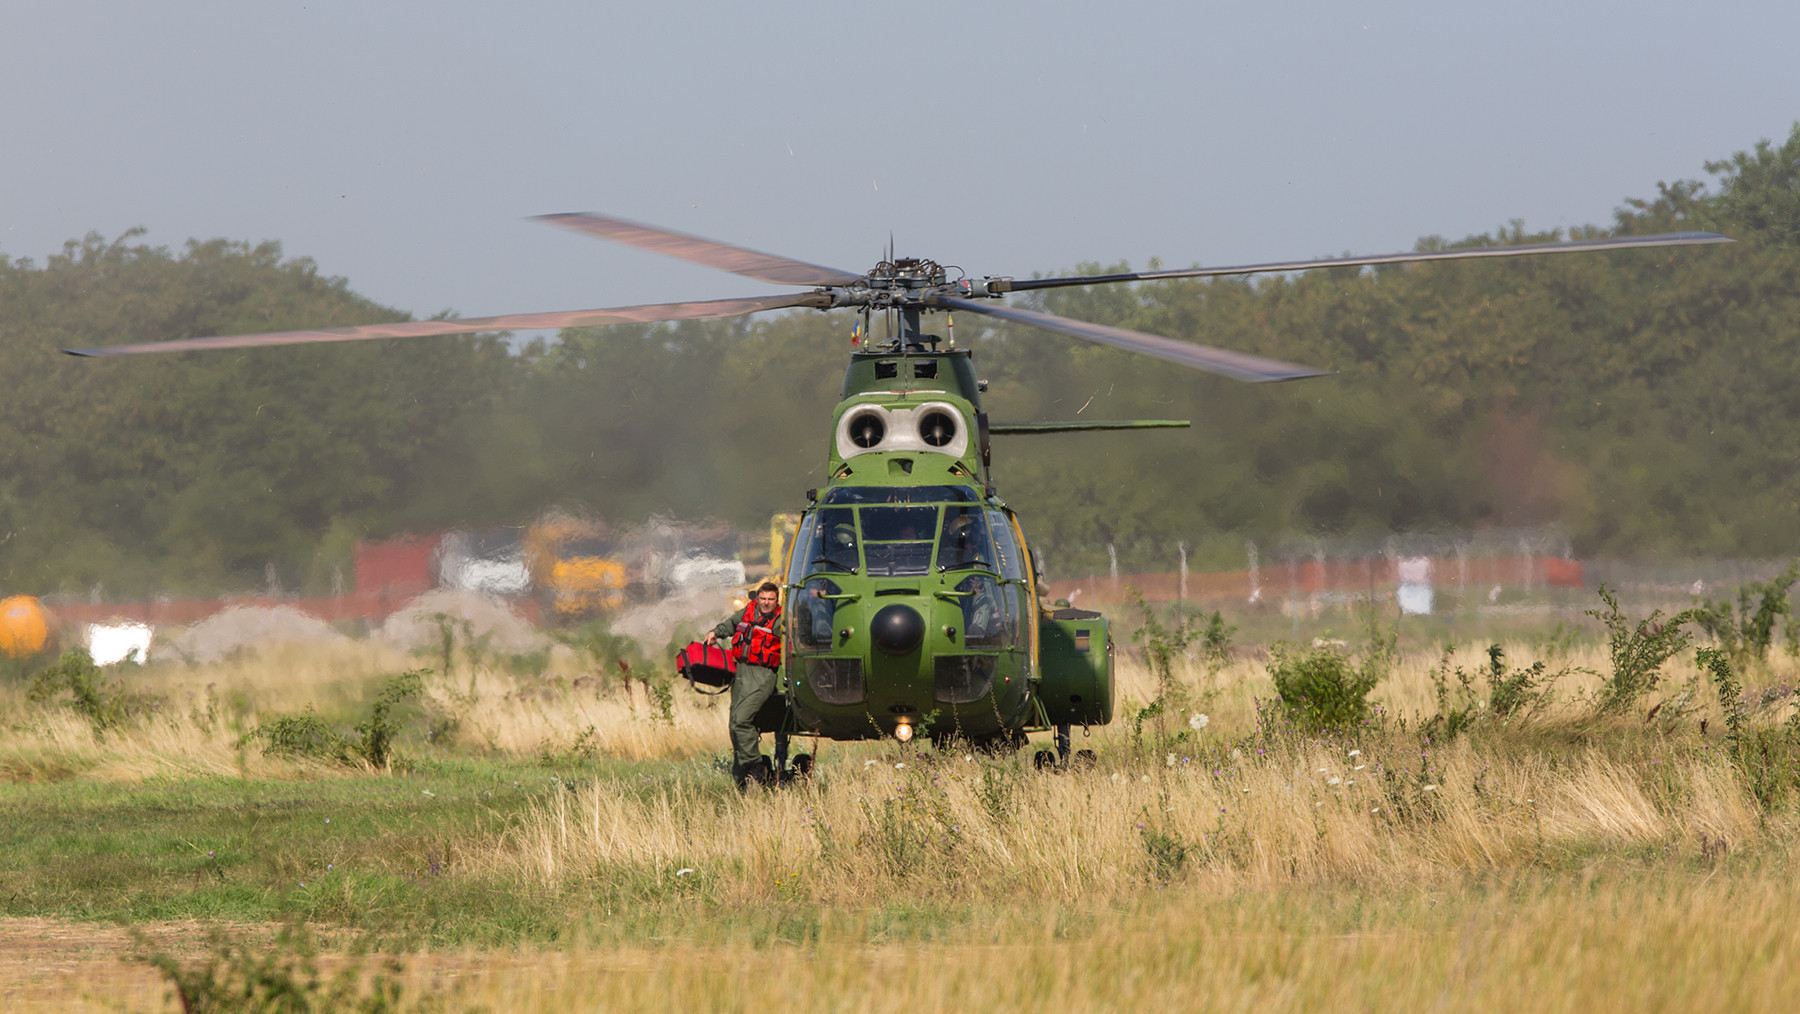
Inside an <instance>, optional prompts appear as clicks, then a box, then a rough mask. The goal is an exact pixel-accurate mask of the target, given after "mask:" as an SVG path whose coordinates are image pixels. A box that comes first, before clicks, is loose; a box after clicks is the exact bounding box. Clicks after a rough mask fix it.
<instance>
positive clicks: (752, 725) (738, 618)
mask: <svg viewBox="0 0 1800 1014" xmlns="http://www.w3.org/2000/svg"><path fill="white" fill-rule="evenodd" d="M723 637H729V638H731V655H732V657H733V658H735V659H737V678H736V679H734V680H732V681H731V748H732V753H733V755H734V756H733V758H732V765H731V775H732V777H733V778H734V779H736V780H737V784H738V788H740V789H741V788H743V787H745V785H747V784H748V783H749V782H750V780H751V779H754V780H756V781H757V782H760V783H762V784H764V785H767V784H770V783H772V782H774V780H775V771H774V768H773V767H772V766H771V765H770V764H769V760H768V758H766V757H764V756H763V754H762V733H760V732H758V731H757V730H756V713H757V712H758V711H760V710H762V706H763V705H764V704H765V703H767V702H768V700H769V695H770V694H773V693H774V692H775V685H776V675H775V674H776V672H777V671H778V670H780V668H781V588H780V587H779V586H777V585H776V584H775V582H773V581H764V582H763V583H762V584H761V585H759V586H758V587H757V589H756V599H755V600H754V601H752V602H750V603H749V604H748V605H746V606H745V607H744V611H743V613H742V614H741V615H740V614H737V613H733V614H732V615H731V616H728V617H726V618H725V619H724V620H723V621H721V622H720V623H719V625H718V626H716V627H714V628H712V629H711V630H709V631H707V634H706V643H707V644H714V643H716V642H717V641H718V640H719V639H720V638H723Z"/></svg>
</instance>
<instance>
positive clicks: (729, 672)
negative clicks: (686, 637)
mask: <svg viewBox="0 0 1800 1014" xmlns="http://www.w3.org/2000/svg"><path fill="white" fill-rule="evenodd" d="M675 671H676V672H679V673H680V674H681V675H682V676H683V677H684V678H686V679H687V681H688V682H690V683H696V684H698V683H704V684H706V685H707V686H709V687H728V686H730V685H731V681H732V680H734V679H737V659H735V658H732V657H731V651H730V650H729V649H727V648H726V647H725V646H724V645H722V644H710V645H709V644H706V643H703V642H701V641H695V642H694V643H692V644H690V645H688V646H687V647H685V648H683V649H681V653H680V654H679V655H676V656H675ZM695 689H698V687H696V688H695Z"/></svg>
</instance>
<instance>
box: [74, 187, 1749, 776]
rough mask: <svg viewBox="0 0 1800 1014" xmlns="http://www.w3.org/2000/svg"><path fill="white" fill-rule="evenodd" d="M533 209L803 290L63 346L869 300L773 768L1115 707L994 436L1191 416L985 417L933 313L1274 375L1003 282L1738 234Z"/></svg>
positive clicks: (804, 588)
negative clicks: (768, 225)
mask: <svg viewBox="0 0 1800 1014" xmlns="http://www.w3.org/2000/svg"><path fill="white" fill-rule="evenodd" d="M539 220H540V221H544V222H547V223H549V224H552V225H558V226H562V227H565V228H569V229H574V230H577V231H580V232H584V233H588V234H590V235H594V236H598V237H601V238H604V239H610V240H613V241H616V242H620V243H625V244H628V245H631V246H635V247H640V248H643V249H647V250H653V251H655V252H658V253H662V254H667V255H670V256H674V257H680V258H682V259H685V260H688V261H693V262H695V263H698V264H704V265H707V266H709V267H714V268H719V269H722V270H725V271H730V272H733V273H736V274H739V275H744V276H747V277H750V278H755V279H758V280H760V281H765V282H770V283H774V284H780V285H796V286H805V287H808V289H809V291H806V292H800V293H793V294H781V295H770V296H761V297H750V298H744V299H722V300H710V301H704V302H692V303H661V304H652V305H645V306H626V307H611V308H605V309H595V310H575V311H566V312H556V313H529V314H511V315H506V316H500V317H484V318H475V319H467V318H465V319H460V320H433V321H408V322H402V323H395V324H373V325H366V326H361V327H345V328H330V329H324V330H313V331H281V332H273V333H267V334H249V335H229V336H222V337H210V338H184V339H178V340H173V341H163V342H150V343H144V344H137V345H115V346H107V347H102V348H89V349H65V350H64V351H65V352H68V353H69V354H71V355H78V356H120V355H134V354H140V353H150V352H180V351H190V350H202V349H236V348H252V347H258V346H265V345H292V344H306V343H318V342H341V341H362V340H367V339H375V338H401V337H415V336H425V335H445V334H462V333H468V332H473V331H495V330H506V329H515V328H516V329H526V328H564V327H586V326H594V325H602V324H619V323H646V322H655V321H675V320H696V319H704V318H715V317H730V316H737V315H741V314H747V313H756V312H759V311H763V310H780V309H790V308H796V307H810V308H813V309H818V310H831V309H838V308H849V309H852V310H855V311H859V312H860V314H861V320H860V321H859V323H858V333H859V334H860V333H862V332H863V331H864V330H865V329H866V326H867V324H868V322H869V319H870V316H871V314H873V313H875V312H877V311H880V312H883V313H885V315H886V317H887V320H888V322H889V327H888V336H887V338H886V340H885V341H883V342H881V343H879V344H859V346H858V347H857V349H856V351H853V352H852V353H851V355H850V365H849V368H848V369H847V370H846V371H845V374H844V390H843V398H842V400H841V401H839V402H838V405H837V408H836V410H835V411H834V413H833V419H832V428H831V436H830V440H829V443H828V447H827V455H828V458H829V466H830V468H829V480H828V483H827V485H826V486H825V487H824V488H822V489H816V490H810V491H808V494H807V497H808V506H807V507H806V509H805V511H804V512H803V514H802V516H801V521H800V526H799V529H798V531H797V532H796V534H795V537H794V539H793V540H792V543H791V548H790V549H789V553H788V560H787V564H786V567H785V573H784V579H785V580H784V584H785V588H786V594H787V607H786V609H785V610H784V615H785V616H786V618H787V624H788V629H787V649H786V652H785V654H784V661H783V671H782V674H781V679H782V687H783V690H784V691H785V692H784V693H783V694H782V695H778V696H776V697H773V698H771V700H770V703H769V705H768V706H767V707H766V708H765V709H764V710H763V712H762V713H761V714H760V715H759V716H758V724H759V725H760V726H761V727H762V729H763V731H764V732H773V733H775V734H776V759H777V770H783V769H785V767H786V762H787V751H788V740H789V737H790V736H792V735H794V734H811V735H815V736H822V737H826V738H830V739H838V740H856V739H884V738H890V737H891V738H894V739H898V740H900V741H902V742H906V741H910V740H912V739H913V738H914V737H915V736H928V737H930V738H931V739H933V740H934V741H936V742H939V743H943V742H945V741H948V740H950V739H953V738H955V739H960V740H963V741H966V742H968V743H970V744H972V745H975V746H985V747H990V748H1016V747H1019V746H1022V745H1023V744H1024V743H1025V742H1026V741H1027V734H1029V733H1032V732H1045V731H1052V732H1053V733H1054V745H1055V750H1054V752H1052V751H1049V750H1041V751H1039V752H1038V754H1037V755H1036V761H1037V763H1038V764H1039V765H1040V766H1044V765H1046V764H1050V763H1062V762H1067V761H1068V760H1069V759H1070V757H1071V750H1070V748H1071V735H1070V733H1071V730H1072V729H1073V727H1075V726H1077V725H1079V726H1083V727H1087V726H1094V725H1105V724H1107V723H1108V722H1110V721H1111V720H1112V716H1113V702H1114V690H1113V657H1112V656H1113V643H1112V638H1111V635H1110V630H1109V626H1108V624H1107V621H1106V618H1105V617H1104V616H1102V615H1101V614H1099V613H1097V612H1093V611H1090V610H1082V609H1074V608H1069V607H1068V606H1067V604H1066V603H1058V604H1056V605H1046V604H1045V603H1043V602H1042V600H1041V598H1040V589H1041V586H1042V583H1043V577H1042V574H1041V572H1040V570H1039V569H1038V567H1037V566H1036V565H1035V563H1034V560H1033V554H1032V551H1031V546H1030V543H1029V542H1028V540H1027V539H1026V537H1025V533H1024V529H1023V528H1022V527H1021V526H1020V524H1019V519H1018V517H1017V515H1015V514H1014V512H1013V510H1012V508H1011V507H1010V506H1008V505H1007V503H1006V502H1005V501H1004V500H1002V499H1001V498H1000V496H999V495H998V493H997V492H996V489H995V486H994V483H993V480H992V476H991V474H990V471H989V468H990V464H991V459H992V454H991V442H990V441H991V438H992V437H994V436H998V435H1006V434H1027V433H1058V432H1074V431H1082V430H1106V429H1146V428H1156V427H1168V426H1186V425H1187V423H1185V422H1179V421H1157V420H1139V421H1121V422H1029V423H997V422H991V421H989V419H988V417H987V414H986V413H985V412H984V411H983V410H982V407H981V394H982V392H983V391H985V390H986V388H987V384H986V382H985V381H982V380H980V379H978V378H977V377H976V374H975V365H974V360H973V357H972V356H971V354H970V352H969V350H968V349H963V348H957V347H955V343H954V341H945V340H943V339H942V338H940V337H939V336H936V335H932V334H928V333H926V331H925V330H924V321H925V318H926V315H928V314H932V313H948V312H950V311H957V310H961V311H966V312H968V313H974V314H980V315H983V316H987V317H995V318H999V319H1001V320H1008V321H1013V322H1016V323H1021V324H1029V325H1031V326H1034V327H1039V328H1044V329H1047V330H1050V331H1057V332H1061V333H1063V334H1066V335H1072V336H1074V337H1076V338H1081V339H1084V340H1087V341H1091V342H1097V343H1100V344H1103V345H1110V346H1113V347H1115V348H1122V349H1127V350H1129V351H1132V352H1136V353H1139V354H1142V355H1147V356H1152V357H1154V358H1157V359H1161V360H1164V361H1167V362H1171V363H1175V364H1178V365H1181V366H1186V367H1191V368H1193V369H1198V370H1204V371H1207V372H1210V373H1217V374H1222V375H1224V376H1227V377H1232V378H1234V379H1237V380H1242V381H1247V382H1251V383H1266V382H1271V381H1284V380H1295V379H1299V378H1303V377H1313V376H1320V375H1322V374H1324V373H1325V372H1327V371H1323V370H1318V369H1313V368H1310V367H1306V366H1299V365H1295V364H1293V363H1284V362H1279V361H1276V360H1272V359H1265V358H1262V357H1259V356H1253V355H1247V354H1245V353H1240V352H1231V351H1227V350H1223V349H1217V348H1211V347H1208V346H1204V345H1196V344H1193V343H1190V342H1184V341H1180V340H1177V339H1174V338H1167V337H1162V336H1159V335H1152V334H1145V333H1142V332H1137V331H1129V330H1125V329H1122V328H1116V327H1108V326H1105V325H1101V324H1090V323H1087V322H1084V321H1078V320H1071V319H1069V318H1066V317H1059V316H1055V315H1052V314H1048V313H1042V312H1039V311H1035V310H1027V309H1023V308H1020V307H1014V306H1007V305H1005V304H1003V303H1000V302H997V301H996V300H997V299H998V298H999V297H1001V296H1003V295H1005V294H1006V293H1009V292H1026V291H1031V290H1036V289H1049V288H1057V287H1062V286H1072V285H1099V284H1111V283H1119V282H1138V281H1151V280H1158V279H1171V278H1201V277H1212V276H1224V275H1247V274H1257V273H1268V272H1292V271H1304V270H1308V269H1311V268H1322V267H1361V266H1368V265H1381V264H1403V263H1416V262H1421V261H1439V260H1468V259H1475V258H1490V257H1518V256H1527V255H1540V254H1553V253H1573V252H1582V251H1599V250H1623V249H1635V248H1639V247H1663V246H1690V245H1701V244H1709V243H1728V242H1731V240H1730V239H1729V238H1727V237H1725V236H1720V235H1717V234H1714V233H1703V232H1687V233H1667V234H1661V235H1652V236H1627V237H1620V238H1615V239H1602V240H1588V241H1581V242H1571V243H1547V244H1533V245H1524V246H1509V247H1477V248H1466V249H1456V250H1441V251H1430V252H1423V253H1398V254H1387V255H1383V256H1377V257H1343V258H1327V259H1314V260H1300V261H1280V262H1272V263H1264V264H1246V265H1235V266H1229V267H1217V268H1185V269H1176V270H1164V271H1136V272H1126V273H1120V274H1110V275H1082V276H1072V277H1060V278H1032V279H1015V278H1010V277H1004V276H988V277H983V278H979V279H976V278H970V277H967V276H962V275H960V273H959V274H958V276H957V277H951V272H950V271H948V270H946V269H945V268H944V267H943V266H942V265H940V264H938V263H936V262H934V261H930V260H923V259H898V258H895V257H894V256H893V255H892V251H891V250H890V252H889V255H888V257H887V258H886V259H884V260H883V261H882V262H881V263H879V264H877V265H876V266H875V267H874V268H873V269H871V270H870V271H869V272H867V273H866V274H855V273H853V272H848V271H842V270H839V269H836V268H828V267H821V266H819V265H815V264H808V263H805V262H802V261H796V260H791V259H788V258H785V257H777V256H773V255H770V254H764V253H758V252H756V251H753V250H747V249H744V248H741V247H736V246H730V245H728V244H724V243H718V242H714V241H712V240H706V239H701V238H699V237H695V236H688V235H684V234H681V233H676V232H671V231H669V230H666V229H659V228H654V227H651V226H645V225H639V224H637V223H633V222H627V221H624V220H621V219H617V218H610V217H606V216H602V215H594V214H562V215H548V216H544V217H542V218H541V219H539ZM795 766H796V767H797V768H800V769H802V770H804V769H805V768H807V767H809V766H810V758H807V757H805V756H804V755H803V756H801V757H796V758H795Z"/></svg>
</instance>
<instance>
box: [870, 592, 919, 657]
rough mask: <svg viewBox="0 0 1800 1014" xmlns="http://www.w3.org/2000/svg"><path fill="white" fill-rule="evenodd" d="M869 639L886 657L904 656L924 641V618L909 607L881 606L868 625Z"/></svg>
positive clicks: (896, 605) (897, 605)
mask: <svg viewBox="0 0 1800 1014" xmlns="http://www.w3.org/2000/svg"><path fill="white" fill-rule="evenodd" d="M869 639H870V640H871V641H874V642H875V647H877V648H880V649H881V650H882V652H883V653H884V654H887V655H904V654H906V653H907V652H909V651H911V650H913V649H914V648H917V647H918V646H919V642H920V641H923V640H925V618H924V617H923V616H920V615H919V611H918V610H917V609H914V608H913V607H911V606H903V605H899V604H898V603H896V604H894V605H891V606H883V607H882V609H881V611H880V612H878V613H876V614H875V619H874V620H873V621H872V622H871V623H870V624H869Z"/></svg>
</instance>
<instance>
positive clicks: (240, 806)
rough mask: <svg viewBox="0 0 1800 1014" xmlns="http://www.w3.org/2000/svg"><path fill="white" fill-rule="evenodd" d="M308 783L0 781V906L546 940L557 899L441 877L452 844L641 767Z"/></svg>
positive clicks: (16, 911) (458, 769)
mask: <svg viewBox="0 0 1800 1014" xmlns="http://www.w3.org/2000/svg"><path fill="white" fill-rule="evenodd" d="M413 767H414V769H413V770H412V771H410V772H407V773H404V774H398V775H394V776H387V777H375V776H369V775H366V774H363V775H349V776H340V775H337V774H336V773H335V772H329V771H324V770H321V774H320V777H318V778H316V779H314V780H310V781H301V782H294V781H252V780H242V779H230V778H197V779H187V780H179V781H169V780H163V781H152V782H148V783H145V784H119V783H107V782H90V781H64V782H57V783H51V784H34V785H6V786H0V913H4V914H5V915H10V916H47V917H55V918H64V919H83V920H108V921H115V922H122V923H137V922H148V921H160V920H178V919H199V920H225V921H233V922H257V921H268V920H280V919H283V918H287V917H290V916H294V915H300V916H304V917H305V918H307V919H309V920H319V921H323V922H328V923H336V924H340V925H344V926H349V927H354V928H358V929H366V930H375V931H381V932H385V933H393V932H401V933H404V934H405V935H409V936H415V937H417V938H419V939H421V940H424V941H430V942H434V943H450V942H463V941H470V942H476V941H479V942H485V943H495V942H503V941H508V940H543V939H553V938H554V937H555V936H557V935H558V934H559V933H560V932H562V931H563V929H564V927H565V924H566V923H567V922H568V921H569V918H570V916H571V911H570V905H569V904H568V899H566V898H564V899H552V898H544V897H532V896H531V894H530V893H529V892H521V891H519V890H518V889H517V885H514V884H502V883H484V882H482V881H480V880H478V879H471V878H468V877H452V876H449V875H447V873H446V869H447V867H448V866H449V865H450V863H451V860H452V858H453V857H454V855H455V853H456V851H457V849H458V843H459V842H460V841H462V840H464V839H465V838H466V837H467V836H468V835H469V834H471V833H472V832H474V831H476V830H478V829H480V828H483V827H495V826H499V825H503V824H504V823H505V822H506V821H507V820H509V819H511V818H513V817H514V816H515V815H516V814H517V813H518V812H519V811H520V809H521V808H522V807H523V806H524V805H525V804H526V802H527V801H528V800H531V799H533V798H540V797H542V796H544V795H545V794H547V793H551V792H559V791H567V790H566V789H564V788H562V785H563V783H564V782H565V781H567V780H572V779H575V778H582V779H590V778H592V777H595V776H596V775H607V776H612V777H618V778H620V779H621V780H626V781H627V782H628V784H633V785H639V786H642V787H644V788H645V789H646V790H650V789H652V788H653V787H654V786H655V785H657V784H658V783H660V782H663V781H665V780H666V779H667V778H669V777H672V775H671V774H670V773H669V772H668V771H666V770H665V771H654V770H646V769H647V768H649V767H650V766H648V765H644V764H641V763H640V764H626V763H610V764H585V765H563V766H560V767H558V768H555V769H550V768H546V767H544V766H542V765H538V764H531V763H520V762H489V761H479V760H468V759H460V760H454V761H442V762H430V761H424V762H418V763H416V764H415V765H414V766H413Z"/></svg>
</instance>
